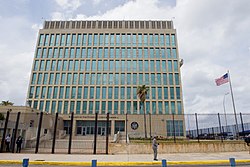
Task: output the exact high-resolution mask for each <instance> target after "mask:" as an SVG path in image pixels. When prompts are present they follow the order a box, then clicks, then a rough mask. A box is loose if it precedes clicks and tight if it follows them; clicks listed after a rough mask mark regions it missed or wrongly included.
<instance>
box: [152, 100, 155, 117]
mask: <svg viewBox="0 0 250 167" xmlns="http://www.w3.org/2000/svg"><path fill="white" fill-rule="evenodd" d="M152 114H153V115H155V114H156V102H155V101H153V102H152Z"/></svg>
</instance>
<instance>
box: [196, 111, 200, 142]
mask: <svg viewBox="0 0 250 167" xmlns="http://www.w3.org/2000/svg"><path fill="white" fill-rule="evenodd" d="M195 122H196V130H197V139H198V143H199V142H200V137H199V126H198V119H197V113H195Z"/></svg>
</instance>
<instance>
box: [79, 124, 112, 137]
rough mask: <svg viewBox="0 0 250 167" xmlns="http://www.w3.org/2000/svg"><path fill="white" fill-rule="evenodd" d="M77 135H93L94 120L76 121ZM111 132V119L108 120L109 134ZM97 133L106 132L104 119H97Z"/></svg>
mask: <svg viewBox="0 0 250 167" xmlns="http://www.w3.org/2000/svg"><path fill="white" fill-rule="evenodd" d="M76 126H77V135H83V136H85V135H94V133H95V121H82V120H81V121H76ZM110 132H111V121H109V134H110ZM97 134H98V135H105V134H106V121H98V123H97Z"/></svg>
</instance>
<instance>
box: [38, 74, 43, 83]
mask: <svg viewBox="0 0 250 167" xmlns="http://www.w3.org/2000/svg"><path fill="white" fill-rule="evenodd" d="M41 83H42V73H39V74H38V79H37V84H41Z"/></svg>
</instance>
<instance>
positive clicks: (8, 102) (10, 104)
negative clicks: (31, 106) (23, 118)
mask: <svg viewBox="0 0 250 167" xmlns="http://www.w3.org/2000/svg"><path fill="white" fill-rule="evenodd" d="M0 105H1V106H13V105H14V103H12V102H10V101H9V100H7V101H2V102H1V103H0Z"/></svg>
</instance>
